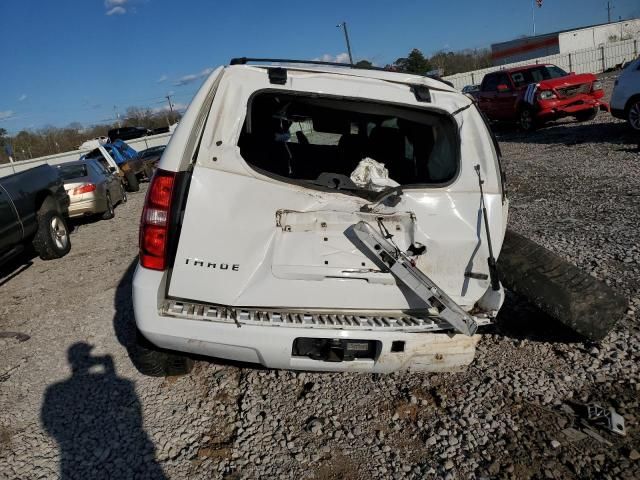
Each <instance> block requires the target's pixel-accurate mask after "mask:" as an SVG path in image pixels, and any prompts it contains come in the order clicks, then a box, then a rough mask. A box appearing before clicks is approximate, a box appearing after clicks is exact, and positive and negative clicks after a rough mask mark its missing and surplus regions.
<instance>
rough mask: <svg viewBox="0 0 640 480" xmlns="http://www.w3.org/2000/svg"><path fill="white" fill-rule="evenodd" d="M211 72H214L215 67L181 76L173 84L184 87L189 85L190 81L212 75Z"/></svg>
mask: <svg viewBox="0 0 640 480" xmlns="http://www.w3.org/2000/svg"><path fill="white" fill-rule="evenodd" d="M211 72H213V68H205V69H204V70H202V71H201V72H200V73H191V74H189V75H184V76H183V77H180V78H179V79H178V80H177V81H175V82H174V83H173V84H174V85H176V86H178V87H182V86H183V85H188V84H190V83H193V82H195V81H196V80H200V79H201V78H204V77H206V76H208V75H210V74H211Z"/></svg>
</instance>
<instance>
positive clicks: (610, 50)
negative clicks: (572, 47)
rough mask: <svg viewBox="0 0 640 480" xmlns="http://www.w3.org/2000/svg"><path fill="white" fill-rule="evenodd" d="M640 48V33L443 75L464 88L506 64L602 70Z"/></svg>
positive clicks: (632, 56)
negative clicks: (537, 64) (596, 44)
mask: <svg viewBox="0 0 640 480" xmlns="http://www.w3.org/2000/svg"><path fill="white" fill-rule="evenodd" d="M639 48H640V37H637V38H632V39H630V40H624V41H621V42H613V43H607V44H606V45H602V46H600V47H596V48H587V49H584V50H577V51H575V52H571V53H559V54H556V55H549V56H547V57H540V58H535V59H530V60H525V61H523V62H516V63H508V64H506V65H499V66H495V67H489V68H484V69H482V70H475V71H473V72H465V73H457V74H455V75H450V76H448V77H444V79H445V80H449V81H450V82H451V83H453V85H454V86H455V87H456V88H458V89H462V88H463V87H464V86H466V85H476V84H479V83H480V82H482V79H483V78H484V76H485V75H486V74H487V73H490V72H495V71H497V70H504V69H506V68H513V67H520V66H523V65H530V64H532V63H553V64H555V65H557V66H559V67H560V68H562V69H564V70H566V71H568V72H576V73H602V72H604V71H606V70H609V69H611V68H614V67H615V66H616V65H620V64H621V63H623V62H625V61H628V60H632V59H634V58H636V57H637V56H638V54H639V53H640V52H639V50H638V49H639Z"/></svg>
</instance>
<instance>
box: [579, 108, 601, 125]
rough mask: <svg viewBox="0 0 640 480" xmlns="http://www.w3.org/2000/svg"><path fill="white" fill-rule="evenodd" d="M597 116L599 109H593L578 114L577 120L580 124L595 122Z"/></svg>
mask: <svg viewBox="0 0 640 480" xmlns="http://www.w3.org/2000/svg"><path fill="white" fill-rule="evenodd" d="M596 115H598V109H597V108H592V109H590V110H586V111H584V112H579V113H577V114H576V120H577V121H578V122H588V121H590V120H593V119H594V118H596Z"/></svg>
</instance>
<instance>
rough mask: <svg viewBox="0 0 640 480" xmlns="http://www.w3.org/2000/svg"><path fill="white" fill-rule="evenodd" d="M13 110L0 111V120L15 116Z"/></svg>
mask: <svg viewBox="0 0 640 480" xmlns="http://www.w3.org/2000/svg"><path fill="white" fill-rule="evenodd" d="M15 113H16V112H14V111H13V110H0V120H7V119H9V118H11V117H13V116H14V115H15Z"/></svg>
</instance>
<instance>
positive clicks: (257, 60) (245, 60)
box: [229, 57, 453, 87]
mask: <svg viewBox="0 0 640 480" xmlns="http://www.w3.org/2000/svg"><path fill="white" fill-rule="evenodd" d="M247 63H293V64H296V63H298V64H307V65H328V66H330V67H344V68H355V69H356V70H377V71H379V72H394V71H395V70H391V69H388V68H383V67H374V66H371V67H359V66H357V65H356V64H354V63H338V62H321V61H319V60H293V59H289V58H251V57H236V58H232V59H231V61H230V62H229V65H246V64H247ZM412 75H418V76H420V77H426V78H431V79H433V80H437V81H439V82H442V83H444V84H446V85H449V86H450V87H453V83H451V82H450V81H449V80H445V79H443V78H441V77H438V76H433V75H421V74H419V73H413V74H412Z"/></svg>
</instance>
